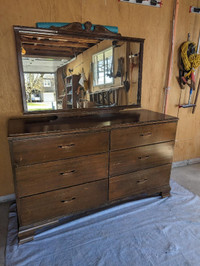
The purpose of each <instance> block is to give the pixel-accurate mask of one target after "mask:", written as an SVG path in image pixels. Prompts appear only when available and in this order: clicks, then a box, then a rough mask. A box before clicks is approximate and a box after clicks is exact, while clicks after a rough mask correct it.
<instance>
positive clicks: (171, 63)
mask: <svg viewBox="0 0 200 266" xmlns="http://www.w3.org/2000/svg"><path fill="white" fill-rule="evenodd" d="M178 10H179V0H176V2H175V7H174V14H173V27H172V40H171V49H170V56H169V71H168V77H167V87H166V88H165V98H164V105H163V112H164V114H166V113H167V108H168V99H169V91H170V86H171V78H172V71H173V58H174V46H175V45H174V44H175V37H176V25H177V20H178Z"/></svg>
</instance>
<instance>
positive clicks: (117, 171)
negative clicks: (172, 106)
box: [8, 109, 177, 243]
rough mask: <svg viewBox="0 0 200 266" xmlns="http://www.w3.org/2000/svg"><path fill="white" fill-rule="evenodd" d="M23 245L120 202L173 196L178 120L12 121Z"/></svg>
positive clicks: (137, 115)
mask: <svg viewBox="0 0 200 266" xmlns="http://www.w3.org/2000/svg"><path fill="white" fill-rule="evenodd" d="M8 126H9V129H8V139H9V144H10V152H11V159H12V166H13V175H14V183H15V193H16V201H17V213H18V223H19V233H18V236H19V240H20V242H21V243H23V242H25V241H30V240H31V239H33V238H34V235H35V234H37V233H38V232H41V231H42V230H47V229H48V228H50V227H52V226H55V225H58V224H61V223H63V222H67V221H69V220H72V219H75V218H78V217H81V216H83V215H87V214H90V213H92V212H95V211H97V210H102V209H104V208H107V207H111V206H114V205H116V204H119V203H122V202H125V201H128V200H133V199H139V198H143V197H147V196H151V195H161V196H163V197H164V196H168V195H169V192H170V186H169V179H170V171H171V163H172V158H173V147H174V141H175V134H176V126H177V118H175V117H172V116H167V115H164V114H160V113H155V112H152V111H148V110H143V109H141V110H124V111H118V112H116V113H101V114H100V113H98V114H91V115H85V116H71V117H70V116H69V115H68V116H67V114H63V113H60V114H56V115H52V114H51V115H45V116H36V115H34V116H33V115H32V116H30V115H29V116H24V117H23V118H16V119H10V120H9V123H8Z"/></svg>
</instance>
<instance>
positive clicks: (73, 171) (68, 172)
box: [60, 170, 76, 175]
mask: <svg viewBox="0 0 200 266" xmlns="http://www.w3.org/2000/svg"><path fill="white" fill-rule="evenodd" d="M75 172H76V170H70V171H67V172H63V173H60V175H69V174H71V173H75Z"/></svg>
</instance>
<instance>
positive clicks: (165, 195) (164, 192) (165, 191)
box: [161, 189, 170, 199]
mask: <svg viewBox="0 0 200 266" xmlns="http://www.w3.org/2000/svg"><path fill="white" fill-rule="evenodd" d="M169 196H170V189H168V190H164V191H162V192H161V197H162V199H163V198H166V197H169Z"/></svg>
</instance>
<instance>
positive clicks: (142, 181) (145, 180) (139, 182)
mask: <svg viewBox="0 0 200 266" xmlns="http://www.w3.org/2000/svg"><path fill="white" fill-rule="evenodd" d="M147 180H148V179H147V178H144V179H141V180H137V183H138V184H144V183H145V182H147Z"/></svg>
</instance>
